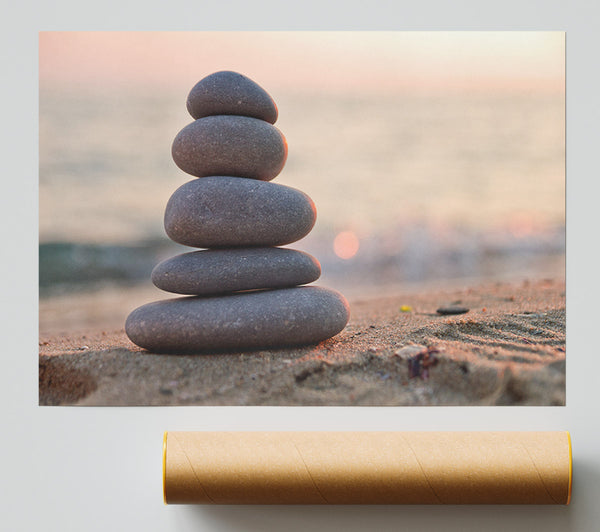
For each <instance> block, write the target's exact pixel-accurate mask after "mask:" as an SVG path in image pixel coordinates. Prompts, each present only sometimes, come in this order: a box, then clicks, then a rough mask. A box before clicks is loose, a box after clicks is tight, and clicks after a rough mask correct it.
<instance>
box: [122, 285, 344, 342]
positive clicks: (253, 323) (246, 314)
mask: <svg viewBox="0 0 600 532" xmlns="http://www.w3.org/2000/svg"><path fill="white" fill-rule="evenodd" d="M349 317H350V308H349V306H348V303H347V301H346V300H345V298H344V296H342V295H341V294H339V293H337V292H335V291H334V290H329V289H326V288H320V287H314V286H301V287H294V288H283V289H280V290H265V291H257V292H245V293H240V294H230V295H225V296H217V297H181V298H176V299H168V300H164V301H156V302H154V303H149V304H147V305H144V306H142V307H139V308H138V309H136V310H134V311H133V312H132V313H131V314H130V315H129V317H128V318H127V322H126V323H125V331H126V333H127V336H128V337H129V338H130V339H131V341H132V342H133V343H135V344H137V345H139V346H140V347H143V348H145V349H147V350H149V351H154V352H201V351H221V350H242V349H257V348H271V347H284V346H293V345H308V344H316V343H318V342H321V341H322V340H326V339H327V338H330V337H332V336H334V335H336V334H337V333H339V332H340V331H341V330H342V329H343V328H344V327H345V326H346V323H348V319H349Z"/></svg>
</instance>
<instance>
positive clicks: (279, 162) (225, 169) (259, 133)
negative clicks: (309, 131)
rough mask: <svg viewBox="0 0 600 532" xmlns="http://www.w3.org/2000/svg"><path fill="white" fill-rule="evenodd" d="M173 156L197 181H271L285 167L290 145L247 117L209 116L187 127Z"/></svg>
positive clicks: (268, 126)
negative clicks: (221, 177) (216, 178)
mask: <svg viewBox="0 0 600 532" xmlns="http://www.w3.org/2000/svg"><path fill="white" fill-rule="evenodd" d="M171 153H172V156H173V160H174V161H175V164H176V165H177V166H179V168H181V169H182V170H183V171H184V172H186V173H188V174H191V175H193V176H196V177H205V176H210V175H229V176H236V177H248V178H252V179H260V180H262V181H270V180H271V179H273V178H274V177H275V176H276V175H277V174H279V172H281V170H282V169H283V166H284V165H285V161H286V158H287V142H286V140H285V137H284V136H283V134H282V133H281V132H280V131H279V130H278V129H277V128H276V127H275V126H272V125H271V124H269V123H267V122H265V121H264V120H258V119H257V118H250V117H247V116H229V115H218V116H207V117H205V118H200V119H199V120H196V121H195V122H192V123H191V124H188V125H187V126H186V127H184V128H183V129H182V130H181V131H180V132H179V133H178V134H177V136H176V137H175V140H174V141H173V146H172V148H171Z"/></svg>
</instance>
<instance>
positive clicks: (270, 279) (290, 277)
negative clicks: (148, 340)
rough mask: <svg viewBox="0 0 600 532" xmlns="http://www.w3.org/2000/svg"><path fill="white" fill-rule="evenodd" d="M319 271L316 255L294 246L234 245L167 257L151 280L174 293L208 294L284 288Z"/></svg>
mask: <svg viewBox="0 0 600 532" xmlns="http://www.w3.org/2000/svg"><path fill="white" fill-rule="evenodd" d="M320 275H321V266H320V264H319V262H318V261H317V259H315V258H314V257H312V256H311V255H309V254H308V253H304V252H303V251H296V250H294V249H284V248H236V249H209V250H205V251H192V252H191V253H184V254H182V255H177V256H175V257H172V258H170V259H167V260H165V261H163V262H161V263H160V264H158V265H157V266H156V268H154V270H153V271H152V282H153V283H154V284H155V285H156V286H157V287H158V288H160V289H162V290H166V291H167V292H174V293H175V294H188V295H207V294H223V293H227V292H237V291H239V290H254V289H260V288H283V287H286V286H296V285H301V284H307V283H312V282H313V281H316V280H317V279H318V278H319V276H320Z"/></svg>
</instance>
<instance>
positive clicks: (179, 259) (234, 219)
mask: <svg viewBox="0 0 600 532" xmlns="http://www.w3.org/2000/svg"><path fill="white" fill-rule="evenodd" d="M187 108H188V111H189V112H190V114H191V115H192V117H193V118H194V122H192V123H191V124H189V125H188V126H186V127H185V128H184V129H182V130H181V131H180V132H179V134H178V135H177V137H176V138H175V141H174V142H173V148H172V154H173V160H174V161H175V163H176V164H177V166H179V168H181V169H182V170H183V171H184V172H187V173H188V174H191V175H193V176H196V177H197V178H198V179H194V180H192V181H190V182H188V183H186V184H185V185H183V186H181V187H180V188H179V189H177V190H176V191H175V193H174V194H173V195H172V196H171V198H170V200H169V202H168V204H167V208H166V212H165V230H166V233H167V235H168V236H169V238H171V239H172V240H174V241H175V242H178V243H180V244H184V245H186V246H191V247H195V248H206V249H203V250H201V251H192V252H190V253H184V254H182V255H177V256H175V257H172V258H170V259H168V260H166V261H164V262H162V263H160V264H159V265H158V266H156V268H155V269H154V271H153V272H152V281H153V283H154V284H155V285H156V286H157V287H158V288H160V289H162V290H165V291H167V292H173V293H176V294H183V295H188V296H192V297H178V298H175V299H167V300H163V301H157V302H154V303H149V304H147V305H144V306H142V307H140V308H138V309H136V310H134V311H133V312H132V313H131V314H130V315H129V317H128V318H127V322H126V324H125V329H126V332H127V335H128V336H129V338H130V339H131V340H132V341H133V342H134V343H135V344H137V345H139V346H140V347H143V348H145V349H147V350H149V351H154V352H182V351H183V352H190V351H192V352H193V351H196V352H200V351H219V350H240V349H258V348H267V347H283V346H291V345H303V344H314V343H318V342H320V341H322V340H325V339H327V338H330V337H332V336H334V335H336V334H337V333H339V332H340V331H341V330H342V329H343V328H344V327H345V326H346V323H347V322H348V318H349V307H348V303H347V302H346V300H345V299H344V297H343V296H342V295H341V294H339V293H337V292H335V291H333V290H329V289H326V288H321V287H315V286H299V285H304V284H306V283H311V282H313V281H315V280H316V279H318V277H319V276H320V274H321V267H320V265H319V263H318V261H317V260H316V259H315V258H314V257H312V256H310V255H309V254H307V253H304V252H302V251H296V250H293V249H288V248H280V247H276V246H283V245H286V244H290V243H292V242H295V241H297V240H299V239H301V238H303V237H304V236H306V235H307V234H308V233H309V232H310V230H311V229H312V227H313V225H314V223H315V219H316V210H315V206H314V204H313V202H312V200H311V199H310V198H309V197H308V196H307V195H306V194H304V193H303V192H301V191H299V190H296V189H294V188H290V187H287V186H283V185H278V184H274V183H270V182H269V181H270V180H272V179H273V178H274V177H275V176H276V175H277V174H279V172H280V171H281V170H282V169H283V166H284V164H285V161H286V158H287V143H286V140H285V137H284V136H283V135H282V134H281V132H280V131H279V130H278V129H277V128H276V127H274V126H273V125H272V124H274V123H275V121H276V120H277V107H276V105H275V102H274V101H273V100H272V99H271V97H270V96H269V95H268V94H267V93H266V92H265V91H264V90H263V89H262V88H261V87H260V86H258V85H257V84H256V83H254V82H253V81H252V80H250V79H248V78H247V77H245V76H242V75H241V74H237V73H235V72H217V73H215V74H212V75H210V76H208V77H206V78H204V79H202V80H201V81H199V82H198V83H197V84H196V86H195V87H194V88H193V89H192V91H191V92H190V94H189V96H188V100H187Z"/></svg>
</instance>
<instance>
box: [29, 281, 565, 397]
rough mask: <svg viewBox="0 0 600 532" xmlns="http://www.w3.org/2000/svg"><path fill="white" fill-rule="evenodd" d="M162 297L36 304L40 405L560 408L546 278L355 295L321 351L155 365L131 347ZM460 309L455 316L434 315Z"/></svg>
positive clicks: (559, 295)
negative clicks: (131, 316)
mask: <svg viewBox="0 0 600 532" xmlns="http://www.w3.org/2000/svg"><path fill="white" fill-rule="evenodd" d="M161 297H164V295H161V292H160V291H158V290H157V289H154V288H149V287H142V288H132V289H110V290H102V291H99V292H97V293H95V294H74V295H64V296H61V297H54V298H50V299H42V300H41V301H40V338H39V344H40V358H39V361H40V374H39V375H40V396H39V402H40V404H41V405H98V406H100V405H374V406H384V405H564V404H565V283H564V280H563V279H554V280H551V279H545V280H537V281H532V280H531V281H523V282H518V283H509V282H503V283H491V284H490V283H488V284H473V285H467V284H465V285H464V286H456V287H452V288H451V289H450V288H449V289H445V290H439V289H435V290H429V291H427V290H424V291H416V290H413V291H409V290H407V291H406V292H405V293H402V292H400V293H394V294H391V295H389V296H385V297H381V296H376V297H371V296H369V297H356V296H355V297H350V298H349V299H350V305H351V311H352V316H351V319H350V322H349V324H348V326H347V327H346V329H344V331H342V332H341V333H340V334H339V335H337V336H336V337H334V338H332V339H330V340H327V341H325V342H322V343H320V344H318V345H314V346H307V347H301V348H288V349H277V350H261V351H252V352H238V353H212V354H200V355H157V354H151V353H148V352H146V351H144V350H142V349H140V348H138V347H137V346H135V345H134V344H132V343H131V342H130V341H129V339H128V338H127V337H126V335H125V333H124V330H123V323H124V319H125V317H126V315H127V313H128V312H129V310H131V308H132V305H136V304H142V303H145V302H147V301H151V300H153V299H160V298H161ZM447 305H460V306H462V307H466V308H468V309H469V312H468V313H466V314H461V315H452V316H444V315H440V314H438V313H437V312H436V310H437V309H438V308H440V307H443V306H447Z"/></svg>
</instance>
